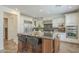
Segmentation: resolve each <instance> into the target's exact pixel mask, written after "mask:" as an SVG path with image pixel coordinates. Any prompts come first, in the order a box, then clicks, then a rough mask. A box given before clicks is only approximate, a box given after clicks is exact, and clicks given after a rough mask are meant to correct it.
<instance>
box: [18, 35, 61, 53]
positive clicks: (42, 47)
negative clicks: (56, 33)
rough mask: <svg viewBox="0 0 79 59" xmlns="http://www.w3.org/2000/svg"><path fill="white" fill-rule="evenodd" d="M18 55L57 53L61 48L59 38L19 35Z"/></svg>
mask: <svg viewBox="0 0 79 59" xmlns="http://www.w3.org/2000/svg"><path fill="white" fill-rule="evenodd" d="M18 41H19V42H18V51H17V52H18V53H19V52H22V53H57V52H58V51H59V47H60V40H59V38H57V39H53V38H52V37H47V36H37V35H26V34H18Z"/></svg>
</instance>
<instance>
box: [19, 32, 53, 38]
mask: <svg viewBox="0 0 79 59" xmlns="http://www.w3.org/2000/svg"><path fill="white" fill-rule="evenodd" d="M19 35H26V36H34V37H38V38H44V39H52V40H53V36H52V37H49V36H44V35H32V34H24V33H19Z"/></svg>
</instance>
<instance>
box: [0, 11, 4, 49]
mask: <svg viewBox="0 0 79 59" xmlns="http://www.w3.org/2000/svg"><path fill="white" fill-rule="evenodd" d="M2 19H3V13H2V11H0V50H2V49H4V47H3V20H2Z"/></svg>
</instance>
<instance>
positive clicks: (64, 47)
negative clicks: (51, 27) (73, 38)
mask: <svg viewBox="0 0 79 59" xmlns="http://www.w3.org/2000/svg"><path fill="white" fill-rule="evenodd" d="M59 53H79V44H74V43H67V42H61V43H60V51H59Z"/></svg>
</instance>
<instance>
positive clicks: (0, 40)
mask: <svg viewBox="0 0 79 59" xmlns="http://www.w3.org/2000/svg"><path fill="white" fill-rule="evenodd" d="M5 12H7V13H11V14H16V15H17V18H18V19H17V21H18V20H19V18H20V17H19V15H20V13H19V12H18V11H16V10H13V9H9V8H6V7H4V6H0V50H2V49H4V40H3V39H4V38H3V17H4V16H3V15H4V13H5ZM17 25H18V23H17ZM17 31H18V29H17Z"/></svg>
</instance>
